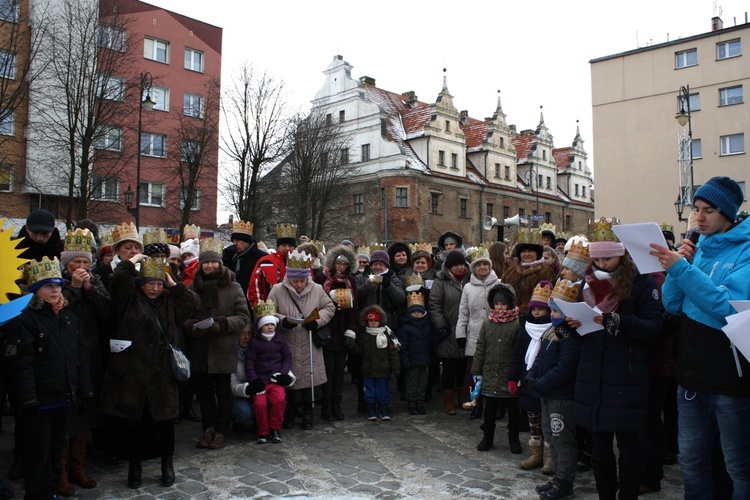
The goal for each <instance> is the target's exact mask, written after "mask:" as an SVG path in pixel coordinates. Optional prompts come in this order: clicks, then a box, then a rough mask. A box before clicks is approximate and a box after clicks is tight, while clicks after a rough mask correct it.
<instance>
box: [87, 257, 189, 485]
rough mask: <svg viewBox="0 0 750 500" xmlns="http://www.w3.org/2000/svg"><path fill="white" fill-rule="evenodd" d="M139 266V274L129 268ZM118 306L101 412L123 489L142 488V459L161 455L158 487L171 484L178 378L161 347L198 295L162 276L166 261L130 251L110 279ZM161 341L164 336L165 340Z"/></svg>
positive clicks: (170, 337)
mask: <svg viewBox="0 0 750 500" xmlns="http://www.w3.org/2000/svg"><path fill="white" fill-rule="evenodd" d="M138 263H140V268H141V270H140V273H139V272H138V271H136V269H135V265H136V264H138ZM109 293H110V296H111V297H112V301H113V302H114V304H116V307H117V319H118V321H117V332H116V333H115V334H114V338H113V339H112V340H111V341H110V355H109V360H108V362H107V368H106V372H105V374H104V382H103V384H102V394H101V400H100V410H101V411H102V412H103V413H105V414H107V415H112V416H114V417H116V418H115V424H116V425H117V426H118V427H119V428H118V429H117V430H118V432H117V435H118V437H119V438H120V439H121V443H120V449H119V453H118V455H120V456H122V458H127V460H128V461H129V467H128V486H129V487H130V488H138V487H140V485H141V461H142V460H144V459H148V458H154V457H157V456H158V457H161V484H162V486H171V485H172V484H174V479H175V478H174V467H173V466H172V455H173V454H174V419H175V417H176V416H177V413H178V411H179V402H178V397H177V380H176V379H175V378H174V376H173V375H172V370H171V367H170V351H169V348H168V346H167V342H170V343H173V342H174V340H175V329H176V328H177V325H181V324H183V323H184V322H185V320H186V319H187V318H189V317H190V316H191V315H192V313H193V311H194V310H195V308H196V307H197V306H198V297H197V296H196V295H195V293H193V292H191V291H189V290H188V289H187V287H186V286H185V285H184V284H183V283H175V282H174V280H173V279H172V277H171V276H170V275H169V274H166V273H165V264H164V262H162V261H160V260H151V259H149V258H148V257H146V256H145V255H143V254H140V253H139V254H137V255H135V256H134V257H131V258H130V259H129V260H128V259H126V260H123V261H121V262H120V263H119V264H118V265H117V268H116V269H115V272H114V273H113V274H112V276H111V277H110V282H109ZM165 337H166V339H165Z"/></svg>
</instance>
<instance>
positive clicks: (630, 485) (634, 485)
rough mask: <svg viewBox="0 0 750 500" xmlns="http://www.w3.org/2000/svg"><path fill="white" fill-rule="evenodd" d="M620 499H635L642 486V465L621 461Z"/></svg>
mask: <svg viewBox="0 0 750 500" xmlns="http://www.w3.org/2000/svg"><path fill="white" fill-rule="evenodd" d="M619 483H620V484H619V485H620V493H619V496H618V498H619V499H620V500H635V499H636V498H638V490H640V487H641V467H640V466H639V465H634V464H624V463H622V461H621V462H620V482H619Z"/></svg>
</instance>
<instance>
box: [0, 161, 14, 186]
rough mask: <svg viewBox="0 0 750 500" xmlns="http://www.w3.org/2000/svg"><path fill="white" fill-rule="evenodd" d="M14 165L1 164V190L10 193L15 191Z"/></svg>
mask: <svg viewBox="0 0 750 500" xmlns="http://www.w3.org/2000/svg"><path fill="white" fill-rule="evenodd" d="M12 182H13V167H12V166H10V165H0V192H3V193H9V192H11V191H13V184H12Z"/></svg>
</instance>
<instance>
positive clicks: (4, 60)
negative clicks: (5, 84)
mask: <svg viewBox="0 0 750 500" xmlns="http://www.w3.org/2000/svg"><path fill="white" fill-rule="evenodd" d="M15 77H16V55H15V54H13V53H12V52H8V51H7V50H0V78H8V79H9V80H13V79H15Z"/></svg>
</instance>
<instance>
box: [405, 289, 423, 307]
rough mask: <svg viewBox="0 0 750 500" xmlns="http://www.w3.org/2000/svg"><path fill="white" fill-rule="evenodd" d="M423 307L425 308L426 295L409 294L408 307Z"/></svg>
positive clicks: (407, 296) (419, 293)
mask: <svg viewBox="0 0 750 500" xmlns="http://www.w3.org/2000/svg"><path fill="white" fill-rule="evenodd" d="M411 306H422V307H424V295H422V293H421V292H416V291H415V292H409V293H408V294H407V295H406V307H407V308H409V307H411Z"/></svg>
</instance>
